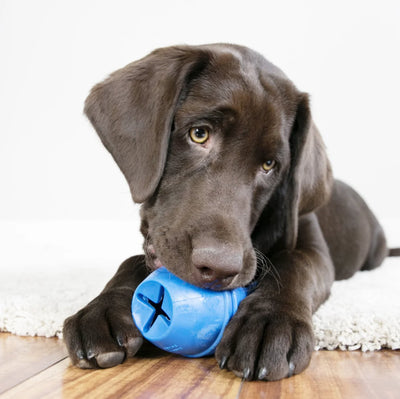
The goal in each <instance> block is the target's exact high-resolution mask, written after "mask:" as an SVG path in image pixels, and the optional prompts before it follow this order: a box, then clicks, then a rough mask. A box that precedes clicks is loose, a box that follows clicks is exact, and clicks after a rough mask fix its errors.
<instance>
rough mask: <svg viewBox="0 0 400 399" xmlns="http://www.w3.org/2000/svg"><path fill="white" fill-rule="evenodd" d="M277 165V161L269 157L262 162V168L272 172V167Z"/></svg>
mask: <svg viewBox="0 0 400 399" xmlns="http://www.w3.org/2000/svg"><path fill="white" fill-rule="evenodd" d="M274 166H275V161H274V160H273V159H268V161H265V162H264V163H263V164H262V168H263V170H264V172H270V171H271V169H273V168H274Z"/></svg>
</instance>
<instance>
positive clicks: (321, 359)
mask: <svg viewBox="0 0 400 399" xmlns="http://www.w3.org/2000/svg"><path fill="white" fill-rule="evenodd" d="M399 376H400V352H399V351H378V352H367V353H363V352H360V351H354V352H341V351H319V352H316V353H314V355H313V358H312V361H311V364H310V366H309V368H308V369H307V370H306V371H304V372H303V373H302V374H300V375H297V376H294V377H292V378H289V379H285V380H282V381H275V382H269V383H264V382H245V383H244V384H243V387H242V390H241V392H240V396H239V397H240V398H268V399H274V398H281V399H292V398H296V399H309V398H324V399H325V398H335V399H336V398H337V399H340V398H351V399H358V398H359V399H369V398H374V399H395V398H399V392H400V378H399Z"/></svg>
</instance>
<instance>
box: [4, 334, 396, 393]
mask: <svg viewBox="0 0 400 399" xmlns="http://www.w3.org/2000/svg"><path fill="white" fill-rule="evenodd" d="M52 353H53V355H54V356H53V355H52ZM0 356H1V363H0V370H2V382H3V383H4V382H6V383H8V382H9V381H11V380H12V379H13V378H14V380H13V381H12V383H11V384H9V385H8V386H9V387H12V388H11V389H9V390H8V391H7V392H5V393H3V394H2V395H1V398H2V399H8V398H18V399H24V398H29V399H31V398H61V397H63V398H82V397H96V398H121V397H124V398H149V397H151V398H190V399H192V398H194V399H197V398H199V399H200V398H201V399H207V398H227V399H230V398H237V397H240V398H251V399H253V398H284V399H285V398H290V399H292V398H296V399H297V398H300V399H301V398H307V399H309V398H314V397H322V398H324V399H330V398H335V399H336V398H338V399H340V398H352V399H353V398H354V399H357V398H363V399H364V398H366V399H368V398H377V399H378V398H379V399H386V398H387V399H391V398H398V397H399V396H398V393H399V392H400V379H399V375H400V351H379V352H371V353H362V352H359V351H355V352H340V351H332V352H330V351H320V352H316V353H314V356H313V359H312V361H311V364H310V367H309V368H308V369H307V370H306V371H305V372H304V373H302V374H301V375H298V376H295V377H293V378H290V379H286V380H283V381H277V382H244V383H242V381H241V380H240V379H239V378H237V377H235V376H234V375H233V374H232V373H229V372H227V371H225V370H224V371H221V370H219V368H218V366H217V365H216V362H215V360H214V359H213V358H212V357H211V358H204V359H185V358H181V357H178V356H172V355H167V354H164V353H163V352H161V351H155V350H154V349H151V350H149V349H145V350H144V351H142V353H141V355H140V357H137V358H134V359H129V360H128V361H127V362H125V363H124V364H122V365H120V366H118V367H115V368H111V369H107V370H80V369H78V368H76V367H73V366H71V365H70V361H69V359H65V360H62V361H59V360H60V359H62V358H63V357H64V356H65V349H64V347H63V345H62V341H60V340H57V339H48V338H47V339H46V338H22V337H16V336H12V335H9V334H7V335H6V334H0ZM60 356H61V357H60ZM29 377H30V378H29ZM17 384H18V385H17Z"/></svg>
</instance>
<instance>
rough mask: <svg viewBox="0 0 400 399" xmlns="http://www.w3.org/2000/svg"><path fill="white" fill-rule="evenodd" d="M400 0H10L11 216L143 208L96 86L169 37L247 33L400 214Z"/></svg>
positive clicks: (6, 21) (6, 65)
mask: <svg viewBox="0 0 400 399" xmlns="http://www.w3.org/2000/svg"><path fill="white" fill-rule="evenodd" d="M399 20H400V2H399V1H397V0H393V1H385V0H383V1H379V2H377V1H365V0H364V1H361V0H360V1H348V0H346V1H343V0H340V1H335V2H325V1H318V0H314V1H311V0H310V1H285V0H283V1H276V0H274V1H251V0H247V1H234V0H222V1H221V0H220V1H217V0H212V1H210V0H202V1H190V0H181V1H179V0H168V1H165V0H160V1H155V0H152V1H148V2H145V1H120V0H113V1H102V0H92V1H72V0H69V1H67V0H65V1H56V0H47V1H45V0H36V1H29V0H26V1H22V0H2V1H1V2H0V57H1V61H0V115H1V118H0V137H1V140H0V190H1V191H0V219H3V220H4V219H7V220H9V221H10V220H11V221H13V220H41V221H46V220H48V221H53V220H59V219H63V220H75V219H93V220H95V219H110V220H116V221H125V220H128V221H131V222H132V224H133V230H134V231H137V226H138V217H137V211H138V207H137V206H134V205H132V202H131V199H130V194H129V190H128V187H127V184H126V183H125V181H124V179H123V176H122V174H121V173H120V171H119V170H118V168H117V167H116V165H115V164H114V162H113V160H112V159H111V157H110V156H109V154H108V153H107V152H106V150H105V149H104V148H103V147H102V145H101V144H100V141H99V140H98V138H97V137H96V135H95V133H94V131H93V129H92V128H91V126H90V125H89V123H88V122H87V121H86V120H85V118H84V116H83V115H82V107H83V102H84V99H85V97H86V95H87V93H88V91H89V89H90V88H91V86H92V85H93V84H95V83H97V82H98V81H99V80H101V79H103V78H104V77H105V76H106V75H107V74H108V73H110V72H112V71H113V70H115V69H117V68H119V67H121V66H123V65H125V64H127V63H128V62H130V61H133V60H135V59H137V58H139V57H142V56H144V55H145V54H147V53H148V52H149V51H151V50H152V49H154V48H156V47H160V46H167V45H170V44H178V43H188V44H200V43H206V42H220V41H221V42H224V41H226V42H234V43H235V42H236V43H239V44H244V45H247V46H250V47H252V48H254V49H256V50H258V51H259V52H261V53H263V54H264V55H265V56H266V57H267V58H269V59H270V60H271V61H272V62H274V63H276V64H277V65H278V66H280V67H281V68H282V69H283V70H284V71H285V72H286V73H287V74H288V76H289V77H290V78H291V79H292V80H293V81H294V82H295V83H296V84H297V86H298V87H299V88H300V89H302V90H304V91H307V92H309V93H310V94H311V96H312V105H313V113H314V119H315V120H316V122H317V124H318V126H319V127H320V130H321V132H322V134H323V136H324V138H325V142H326V144H327V146H328V151H329V154H330V157H331V160H332V163H333V167H334V171H335V174H336V176H337V177H339V178H341V179H344V180H345V181H347V182H349V183H351V184H352V185H354V186H355V187H356V188H357V189H358V190H359V191H360V192H361V194H362V195H363V196H364V197H366V198H367V201H368V203H369V204H370V205H371V207H372V208H373V209H374V210H375V212H376V213H377V214H378V216H379V217H381V218H384V219H389V218H397V219H400V206H399V203H400V189H399V178H398V173H399V170H400V156H399V155H400V152H399V144H400V138H399V137H400V131H399V130H400V128H399V108H400V107H399V106H400V100H399V96H400V76H399V71H400V23H399Z"/></svg>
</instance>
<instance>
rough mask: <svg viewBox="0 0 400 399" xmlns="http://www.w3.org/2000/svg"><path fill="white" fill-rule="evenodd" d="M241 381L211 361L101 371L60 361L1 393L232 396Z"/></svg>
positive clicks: (145, 363) (143, 362) (149, 362)
mask: <svg viewBox="0 0 400 399" xmlns="http://www.w3.org/2000/svg"><path fill="white" fill-rule="evenodd" d="M240 385H241V380H240V379H239V378H237V377H235V376H234V375H233V374H231V373H226V372H225V373H223V372H221V371H220V370H219V368H218V366H217V365H216V362H215V359H213V358H203V359H184V358H182V357H178V356H172V355H162V356H158V357H156V358H145V357H138V358H134V359H129V360H128V361H127V362H125V363H124V364H122V365H119V366H117V367H114V368H111V369H106V370H80V369H78V368H76V367H72V366H71V365H70V362H69V360H64V361H62V362H60V363H58V364H56V365H54V366H53V367H51V368H49V369H47V370H45V371H43V372H42V373H40V374H38V375H35V376H33V377H32V378H31V379H29V380H27V381H25V382H23V383H22V384H20V385H18V386H17V387H14V388H13V389H11V390H9V391H7V392H6V393H5V394H3V395H2V399H11V398H18V399H23V398H29V399H35V398H38V399H39V398H41V399H43V398H52V399H53V398H79V399H81V398H82V397H88V395H90V396H89V397H95V398H111V399H112V398H121V397H123V398H149V397H151V398H190V399H192V398H193V399H197V398H198V399H200V398H201V399H204V398H227V399H230V398H232V399H233V398H236V397H237V394H238V392H239V389H240Z"/></svg>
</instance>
